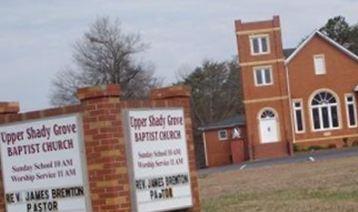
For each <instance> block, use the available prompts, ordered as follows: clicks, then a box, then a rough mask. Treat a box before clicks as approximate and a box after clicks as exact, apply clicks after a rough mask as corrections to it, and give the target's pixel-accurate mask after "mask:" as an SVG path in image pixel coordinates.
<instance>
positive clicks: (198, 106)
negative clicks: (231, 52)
mask: <svg viewBox="0 0 358 212" xmlns="http://www.w3.org/2000/svg"><path fill="white" fill-rule="evenodd" d="M239 73H240V69H239V65H238V63H237V60H236V59H233V60H230V61H224V62H217V61H213V60H205V61H204V62H203V63H202V65H200V66H198V67H196V68H195V69H194V70H192V72H191V73H190V74H188V75H187V76H182V80H181V81H179V82H178V84H185V85H189V86H191V88H192V95H191V97H192V98H191V101H192V110H193V114H194V121H195V123H196V124H197V125H200V126H202V125H205V124H208V123H212V122H216V121H220V120H222V119H225V118H228V117H230V116H233V115H237V114H239V113H242V112H243V105H242V101H241V87H240V74H239Z"/></svg>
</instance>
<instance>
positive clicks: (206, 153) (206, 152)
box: [202, 131, 209, 167]
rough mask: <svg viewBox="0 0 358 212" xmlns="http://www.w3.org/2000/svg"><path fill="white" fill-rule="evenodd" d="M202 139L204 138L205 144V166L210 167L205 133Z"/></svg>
mask: <svg viewBox="0 0 358 212" xmlns="http://www.w3.org/2000/svg"><path fill="white" fill-rule="evenodd" d="M202 137H203V142H204V156H205V166H206V167H208V165H209V161H208V150H207V147H206V137H205V131H203V134H202Z"/></svg>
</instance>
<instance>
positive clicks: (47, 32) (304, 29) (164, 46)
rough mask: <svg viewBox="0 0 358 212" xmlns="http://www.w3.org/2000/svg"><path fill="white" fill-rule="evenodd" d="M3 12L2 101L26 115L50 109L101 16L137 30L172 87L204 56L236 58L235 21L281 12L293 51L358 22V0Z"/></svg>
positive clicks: (103, 5) (27, 5) (37, 1)
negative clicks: (334, 22) (54, 86)
mask: <svg viewBox="0 0 358 212" xmlns="http://www.w3.org/2000/svg"><path fill="white" fill-rule="evenodd" d="M0 14H1V15H0V17H1V18H0V29H1V31H0V70H1V78H0V101H19V102H20V107H21V110H22V111H29V110H37V109H42V108H46V107H49V106H50V105H49V95H50V90H51V81H52V80H53V79H54V76H55V74H56V72H58V71H60V70H61V69H62V68H63V67H64V66H66V65H68V64H71V63H72V60H71V54H72V52H71V51H72V45H73V43H74V42H75V41H76V40H78V39H79V38H80V37H81V36H82V34H83V32H85V31H86V30H87V29H88V25H89V24H90V23H92V22H93V21H94V20H95V19H96V17H99V16H109V17H111V18H119V19H120V20H121V22H122V27H123V29H124V30H125V31H126V32H131V33H139V34H140V35H141V37H142V40H143V41H144V42H146V43H148V44H149V45H150V48H149V49H148V50H147V51H146V52H145V53H143V54H142V55H140V57H139V58H138V59H140V60H144V61H147V62H151V63H152V64H153V65H154V66H155V69H156V72H155V75H156V76H158V77H162V78H164V82H165V84H170V83H172V82H175V81H176V79H177V78H178V72H180V71H182V70H183V69H185V68H190V67H195V66H197V65H200V63H201V62H202V61H203V60H204V59H214V60H226V59H230V58H232V57H233V56H234V55H235V54H236V43H235V39H236V38H235V34H234V25H233V23H234V20H235V19H242V20H243V21H254V20H262V19H270V18H272V16H273V15H276V14H277V15H280V17H281V25H282V37H283V43H284V47H294V46H296V44H297V43H298V42H299V41H300V40H301V39H302V38H303V37H304V36H306V35H308V34H309V33H311V32H312V31H313V30H314V29H316V28H319V27H320V26H322V25H323V24H325V23H326V21H327V20H328V18H331V17H334V16H336V15H343V16H344V17H346V18H347V21H348V22H349V23H358V0H312V1H285V0H225V1H217V0H215V1H214V0H205V1H204V0H196V1H194V0H190V1H189V0H155V1H149V0H137V1H136V0H131V1H129V0H128V1H121V0H113V1H112V0H105V1H99V0H78V1H70V0H61V1H55V0H46V1H45V0H32V1H25V0H24V1H19V0H12V1H6V2H5V1H2V2H1V7H0Z"/></svg>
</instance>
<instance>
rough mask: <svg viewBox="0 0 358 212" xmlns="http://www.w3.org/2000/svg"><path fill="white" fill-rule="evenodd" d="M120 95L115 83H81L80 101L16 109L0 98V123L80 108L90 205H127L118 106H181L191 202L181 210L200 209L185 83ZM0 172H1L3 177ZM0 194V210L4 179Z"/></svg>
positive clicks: (126, 207)
mask: <svg viewBox="0 0 358 212" xmlns="http://www.w3.org/2000/svg"><path fill="white" fill-rule="evenodd" d="M120 95H121V92H120V87H119V86H118V85H107V86H97V87H89V88H82V89H80V90H79V91H78V93H77V97H78V99H79V100H80V102H81V103H80V104H79V105H73V106H66V107H60V108H54V109H47V110H41V111H34V112H28V113H18V112H19V104H18V103H16V102H0V124H1V125H3V124H9V123H13V122H16V121H26V120H38V119H43V118H48V117H52V116H58V115H64V114H72V113H80V114H81V115H82V121H83V123H82V125H83V138H84V144H85V153H86V161H87V164H86V166H87V176H88V185H89V193H90V194H89V197H90V204H91V207H92V210H93V211H113V212H118V211H131V210H133V208H134V205H133V204H135V203H133V202H132V201H131V186H130V185H129V182H130V179H129V172H130V170H128V161H127V157H126V141H125V138H124V137H125V136H124V130H125V129H124V126H123V123H122V120H123V114H122V111H123V110H125V109H132V108H152V109H155V108H168V107H176V108H178V107H180V108H183V110H184V117H185V131H186V141H187V149H188V157H189V169H190V182H191V192H192V202H193V207H191V208H190V209H187V210H185V211H200V198H199V186H198V179H197V178H198V175H197V171H196V163H195V155H194V141H193V132H192V122H191V114H190V100H189V98H190V90H189V89H188V88H186V87H184V86H175V87H167V88H161V89H155V90H153V91H152V92H151V95H150V98H149V99H148V100H135V101H122V100H121V99H120ZM1 178H2V175H0V181H1V182H2V179H1ZM0 197H1V198H0V211H5V199H4V188H3V183H0Z"/></svg>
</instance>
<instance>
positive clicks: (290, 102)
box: [285, 63, 296, 155]
mask: <svg viewBox="0 0 358 212" xmlns="http://www.w3.org/2000/svg"><path fill="white" fill-rule="evenodd" d="M285 71H286V82H287V83H286V84H287V92H288V103H289V105H288V107H289V108H290V119H291V135H292V145H293V144H294V143H296V134H295V129H294V126H295V125H294V124H295V123H294V117H293V110H292V97H291V86H290V78H289V76H288V66H287V64H286V63H285ZM291 155H293V150H292V152H291Z"/></svg>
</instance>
